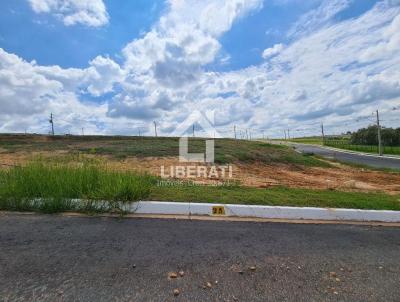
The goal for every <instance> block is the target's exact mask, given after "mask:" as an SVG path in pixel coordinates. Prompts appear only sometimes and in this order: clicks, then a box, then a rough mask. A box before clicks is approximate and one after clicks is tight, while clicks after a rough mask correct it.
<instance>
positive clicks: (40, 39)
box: [0, 0, 400, 136]
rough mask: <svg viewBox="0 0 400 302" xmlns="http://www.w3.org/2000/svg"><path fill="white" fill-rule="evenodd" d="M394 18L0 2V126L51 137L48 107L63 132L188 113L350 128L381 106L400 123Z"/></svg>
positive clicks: (354, 7)
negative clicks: (398, 116)
mask: <svg viewBox="0 0 400 302" xmlns="http://www.w3.org/2000/svg"><path fill="white" fill-rule="evenodd" d="M399 16H400V1H398V0H329V1H328V0H308V1H300V0H265V1H263V0H204V1H200V2H199V1H194V0H187V1H184V0H159V1H149V0H135V1H122V0H120V1H116V0H114V1H113V0H90V1H89V0H14V1H2V2H1V3H0V50H1V52H0V105H2V108H3V110H2V113H0V122H1V125H0V131H3V132H22V131H25V130H28V131H31V132H41V133H45V132H46V131H48V125H47V124H46V123H45V122H44V121H46V119H47V115H48V114H49V113H50V112H54V114H55V117H56V118H57V117H58V118H59V123H58V125H57V127H58V130H59V132H64V133H66V132H72V133H74V132H78V133H79V129H81V128H82V127H85V129H87V131H85V132H86V133H98V134H109V133H117V134H135V133H136V132H137V131H138V129H142V131H141V132H142V133H143V132H150V131H151V130H150V129H151V123H152V121H153V120H157V121H158V122H159V124H160V128H161V130H160V131H164V134H165V135H168V133H171V132H172V131H173V129H174V128H176V127H177V125H178V124H179V122H180V121H182V120H184V119H185V116H187V115H188V114H190V112H191V111H192V110H193V108H196V109H199V110H201V111H202V112H207V111H215V114H216V126H218V127H219V129H220V131H221V132H222V133H226V134H227V135H230V134H229V133H230V132H232V131H231V129H233V126H234V125H237V127H238V128H242V129H247V128H249V129H250V128H251V129H254V131H255V132H258V133H261V132H262V131H266V132H267V133H268V134H269V135H270V136H279V135H281V132H282V129H286V128H288V127H289V128H292V129H295V131H296V129H297V132H298V134H299V135H300V134H302V135H308V134H314V132H315V131H318V130H315V129H317V127H315V126H314V125H317V124H320V123H321V122H324V123H326V124H327V129H330V130H331V132H332V133H333V132H340V131H345V130H347V129H348V130H353V129H356V128H357V127H360V126H365V122H364V124H357V123H358V122H357V119H358V117H360V116H362V117H365V116H370V115H371V112H372V111H374V110H376V108H379V109H381V110H382V112H383V115H384V116H385V117H386V120H387V125H390V126H392V125H394V126H396V125H395V119H396V118H395V116H396V114H398V112H397V111H395V110H392V109H393V108H394V107H396V106H398V105H399V98H400V82H399V81H400V76H399V71H398V70H397V69H398V68H395V67H394V66H396V64H399V63H400V42H399V41H400V38H399V32H400V17H399ZM277 108H279V110H277ZM364 120H365V121H369V119H368V118H367V119H364ZM16 121H19V122H16ZM397 126H400V125H397ZM328 131H329V130H328Z"/></svg>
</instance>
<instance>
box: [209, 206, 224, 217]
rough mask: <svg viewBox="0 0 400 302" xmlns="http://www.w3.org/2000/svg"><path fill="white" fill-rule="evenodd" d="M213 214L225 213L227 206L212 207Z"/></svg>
mask: <svg viewBox="0 0 400 302" xmlns="http://www.w3.org/2000/svg"><path fill="white" fill-rule="evenodd" d="M212 213H213V215H225V207H223V206H215V207H212Z"/></svg>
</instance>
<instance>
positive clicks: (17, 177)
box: [0, 161, 156, 213]
mask: <svg viewBox="0 0 400 302" xmlns="http://www.w3.org/2000/svg"><path fill="white" fill-rule="evenodd" d="M155 181H156V179H155V178H154V177H152V176H149V175H146V174H137V173H132V172H115V171H110V170H108V169H106V168H105V167H101V166H98V165H93V164H88V163H83V164H81V165H79V166H71V165H67V164H57V163H45V162H43V161H37V162H32V163H29V164H28V165H26V166H24V167H14V168H12V169H9V170H4V171H1V172H0V209H2V210H19V211H24V210H39V211H43V212H52V213H53V212H61V211H69V210H75V211H97V212H98V211H109V210H110V209H113V208H118V207H120V205H121V204H124V203H129V202H133V201H137V200H140V199H144V198H146V197H147V196H148V195H149V194H150V189H151V187H152V186H153V184H154V183H155Z"/></svg>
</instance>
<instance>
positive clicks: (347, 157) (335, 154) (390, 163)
mask: <svg viewBox="0 0 400 302" xmlns="http://www.w3.org/2000/svg"><path fill="white" fill-rule="evenodd" d="M293 146H294V147H295V148H296V150H298V151H301V152H305V153H314V154H317V155H320V156H323V157H325V158H328V159H335V160H339V161H342V162H348V163H353V164H362V165H368V166H371V167H375V168H391V169H400V158H399V159H395V158H385V157H377V156H365V155H360V154H350V153H344V152H340V151H333V150H329V149H325V148H321V147H318V146H315V145H307V144H297V143H296V144H293Z"/></svg>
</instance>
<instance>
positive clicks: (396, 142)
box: [350, 125, 400, 146]
mask: <svg viewBox="0 0 400 302" xmlns="http://www.w3.org/2000/svg"><path fill="white" fill-rule="evenodd" d="M381 138H382V144H383V145H384V146H400V128H397V129H394V128H381ZM350 143H351V144H354V145H377V144H378V126H376V125H375V126H369V127H368V128H362V129H359V130H358V131H357V132H353V133H352V134H351V139H350Z"/></svg>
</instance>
